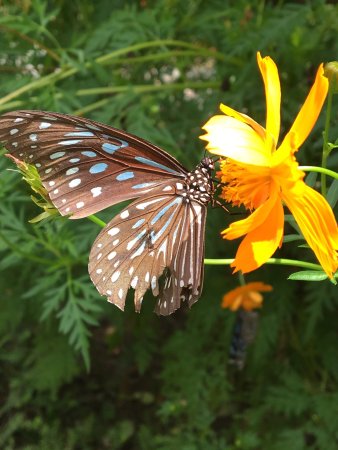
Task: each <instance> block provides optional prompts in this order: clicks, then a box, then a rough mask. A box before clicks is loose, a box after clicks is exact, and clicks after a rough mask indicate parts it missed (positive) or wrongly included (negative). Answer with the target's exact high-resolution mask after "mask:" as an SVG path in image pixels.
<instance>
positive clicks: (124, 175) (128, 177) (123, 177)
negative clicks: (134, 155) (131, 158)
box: [116, 172, 134, 181]
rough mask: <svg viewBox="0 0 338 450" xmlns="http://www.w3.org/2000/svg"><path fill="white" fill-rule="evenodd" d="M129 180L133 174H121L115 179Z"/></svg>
mask: <svg viewBox="0 0 338 450" xmlns="http://www.w3.org/2000/svg"><path fill="white" fill-rule="evenodd" d="M130 178H134V172H123V173H120V174H119V175H117V177H116V179H117V181H125V180H129V179H130Z"/></svg>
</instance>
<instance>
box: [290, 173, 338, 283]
mask: <svg viewBox="0 0 338 450" xmlns="http://www.w3.org/2000/svg"><path fill="white" fill-rule="evenodd" d="M299 183H302V185H303V186H302V189H301V192H302V196H295V195H294V192H295V190H293V192H292V193H290V192H287V191H285V192H284V193H283V200H284V201H285V203H286V205H287V206H288V208H289V209H290V211H291V213H292V214H293V216H294V218H295V219H296V221H297V223H298V225H299V228H300V229H301V231H302V233H303V236H304V238H305V239H306V241H307V243H308V244H309V246H310V247H311V249H312V250H313V252H314V253H315V255H316V256H317V258H318V261H319V262H320V264H321V266H322V267H323V269H324V271H325V272H326V273H327V275H328V276H329V277H330V278H332V276H333V274H334V273H335V272H336V270H337V268H338V258H337V250H338V230H337V223H336V220H335V217H334V215H333V212H332V209H331V207H330V205H329V204H328V203H327V201H326V200H325V198H324V197H323V196H322V195H320V194H319V193H318V192H317V191H315V190H314V189H312V188H310V187H309V186H307V185H306V184H305V183H303V182H302V181H300V182H299Z"/></svg>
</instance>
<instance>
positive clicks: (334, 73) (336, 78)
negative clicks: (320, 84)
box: [324, 61, 338, 94]
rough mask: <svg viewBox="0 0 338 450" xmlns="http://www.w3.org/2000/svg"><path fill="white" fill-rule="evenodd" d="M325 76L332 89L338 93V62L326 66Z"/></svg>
mask: <svg viewBox="0 0 338 450" xmlns="http://www.w3.org/2000/svg"><path fill="white" fill-rule="evenodd" d="M324 75H325V76H326V78H328V80H329V82H330V89H332V90H333V92H334V93H335V94H337V93H338V61H331V62H329V63H327V64H325V66H324Z"/></svg>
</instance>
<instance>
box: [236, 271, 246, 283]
mask: <svg viewBox="0 0 338 450" xmlns="http://www.w3.org/2000/svg"><path fill="white" fill-rule="evenodd" d="M238 281H239V284H240V285H241V286H245V285H246V281H245V278H244V275H243V273H242V272H241V271H239V272H238Z"/></svg>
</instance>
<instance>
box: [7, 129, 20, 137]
mask: <svg viewBox="0 0 338 450" xmlns="http://www.w3.org/2000/svg"><path fill="white" fill-rule="evenodd" d="M18 131H19V130H18V129H17V128H13V129H12V130H10V132H9V134H11V135H12V136H13V134H16V133H18Z"/></svg>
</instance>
